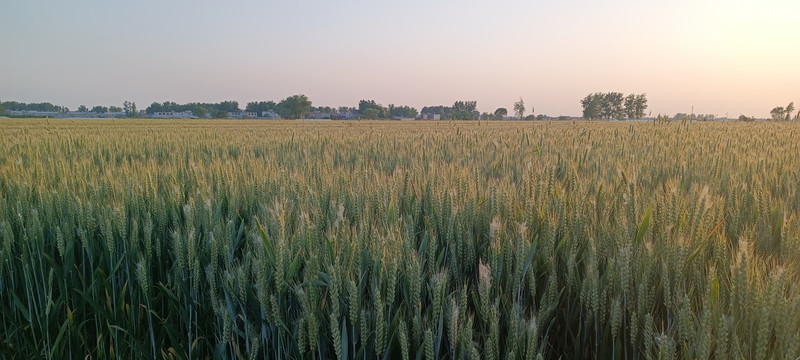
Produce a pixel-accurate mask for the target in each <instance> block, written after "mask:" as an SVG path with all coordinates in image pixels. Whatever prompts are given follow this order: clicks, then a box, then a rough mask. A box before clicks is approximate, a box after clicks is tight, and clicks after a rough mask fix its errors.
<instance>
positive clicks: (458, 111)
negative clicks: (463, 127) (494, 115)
mask: <svg viewBox="0 0 800 360" xmlns="http://www.w3.org/2000/svg"><path fill="white" fill-rule="evenodd" d="M477 107H478V102H477V101H456V102H455V103H453V119H455V120H475V119H476V118H477V116H478V115H479V114H480V113H479V112H478V111H477V110H476V108H477Z"/></svg>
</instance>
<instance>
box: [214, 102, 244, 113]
mask: <svg viewBox="0 0 800 360" xmlns="http://www.w3.org/2000/svg"><path fill="white" fill-rule="evenodd" d="M217 110H219V111H225V112H240V111H242V110H241V109H239V102H238V101H223V102H220V103H219V105H217Z"/></svg>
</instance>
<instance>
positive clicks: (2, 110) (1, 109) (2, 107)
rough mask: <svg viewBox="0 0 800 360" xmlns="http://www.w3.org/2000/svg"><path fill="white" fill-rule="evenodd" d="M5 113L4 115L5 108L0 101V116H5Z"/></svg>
mask: <svg viewBox="0 0 800 360" xmlns="http://www.w3.org/2000/svg"><path fill="white" fill-rule="evenodd" d="M5 113H6V107H5V106H3V102H2V101H0V115H5Z"/></svg>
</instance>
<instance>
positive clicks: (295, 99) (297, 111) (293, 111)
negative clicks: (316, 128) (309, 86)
mask: <svg viewBox="0 0 800 360" xmlns="http://www.w3.org/2000/svg"><path fill="white" fill-rule="evenodd" d="M310 111H311V100H309V99H308V97H306V96H305V95H302V94H300V95H292V96H289V97H287V98H286V99H283V100H281V102H279V103H278V105H277V106H276V112H277V113H278V114H279V115H280V116H281V117H283V118H286V119H302V118H304V117H306V116H308V113H309V112H310Z"/></svg>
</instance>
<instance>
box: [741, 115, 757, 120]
mask: <svg viewBox="0 0 800 360" xmlns="http://www.w3.org/2000/svg"><path fill="white" fill-rule="evenodd" d="M739 121H746V122H753V121H756V118H754V117H748V116H746V115H739Z"/></svg>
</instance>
